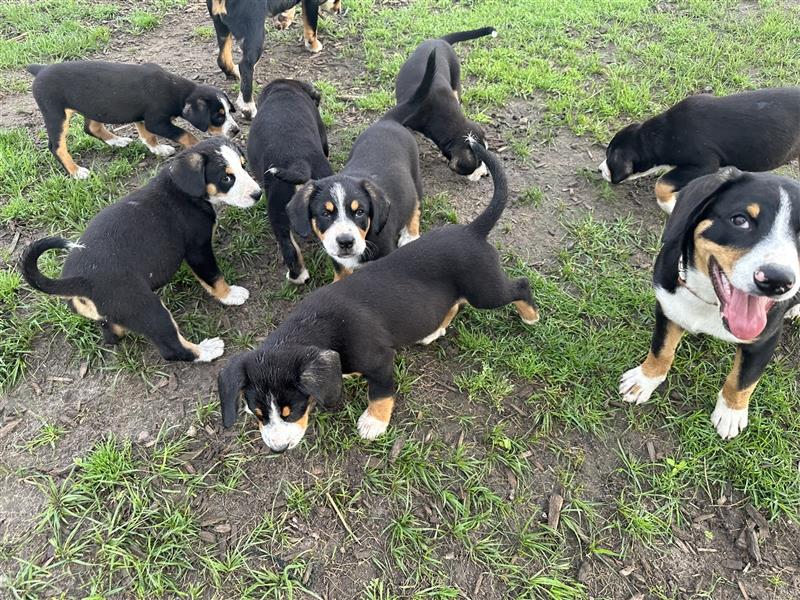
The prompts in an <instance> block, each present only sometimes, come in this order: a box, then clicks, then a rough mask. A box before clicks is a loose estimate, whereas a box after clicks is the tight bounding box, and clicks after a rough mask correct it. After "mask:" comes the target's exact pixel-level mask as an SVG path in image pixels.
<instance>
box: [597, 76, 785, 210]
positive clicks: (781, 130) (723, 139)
mask: <svg viewBox="0 0 800 600" xmlns="http://www.w3.org/2000/svg"><path fill="white" fill-rule="evenodd" d="M798 157H800V87H793V88H773V89H764V90H753V91H749V92H743V93H741V94H733V95H731V96H721V97H717V96H711V95H709V94H698V95H696V96H690V97H688V98H686V99H685V100H682V101H681V102H678V104H676V105H675V106H673V107H672V108H670V109H669V110H667V111H666V112H664V113H662V114H660V115H656V116H655V117H653V118H651V119H648V120H647V121H645V122H644V123H632V124H630V125H628V126H627V127H625V128H624V129H622V130H620V131H619V132H618V133H617V134H616V135H615V136H614V137H613V138H612V140H611V143H610V144H609V145H608V148H607V149H606V159H605V160H604V161H603V162H602V163H601V164H600V166H599V167H598V169H599V170H600V173H601V174H602V175H603V178H604V179H605V180H606V181H608V182H610V183H614V184H616V183H621V182H623V181H626V180H628V179H637V178H639V177H644V176H645V175H648V174H650V173H654V172H656V171H663V170H665V169H666V170H668V171H669V172H668V173H665V174H664V175H662V176H661V177H659V178H658V181H656V190H655V192H656V200H658V206H659V207H660V208H661V209H662V210H664V211H665V212H667V213H671V212H672V209H673V208H674V207H675V200H676V199H677V197H678V193H679V192H680V190H681V189H682V188H683V187H684V186H686V184H688V183H689V182H690V181H692V180H693V179H696V178H698V177H701V176H703V175H708V174H710V173H715V172H716V171H717V169H719V168H720V167H727V166H731V167H736V168H738V169H742V170H743V171H770V170H772V169H777V168H778V167H780V166H781V165H784V164H786V163H788V162H789V161H790V160H792V159H795V158H798Z"/></svg>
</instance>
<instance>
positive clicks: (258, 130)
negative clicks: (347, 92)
mask: <svg viewBox="0 0 800 600" xmlns="http://www.w3.org/2000/svg"><path fill="white" fill-rule="evenodd" d="M319 100H320V94H319V92H318V91H317V90H316V89H314V87H313V86H311V85H310V84H308V83H306V82H304V81H294V80H292V79H276V80H275V81H273V82H271V83H270V84H269V85H267V87H265V88H264V91H263V92H261V95H260V96H259V98H258V108H259V112H258V116H257V117H256V118H255V119H254V120H253V125H252V127H250V136H249V138H248V140H247V156H248V158H249V159H250V167H251V168H252V169H253V172H254V173H256V174H260V177H261V178H262V181H263V187H264V190H265V191H266V192H267V198H269V202H268V206H269V208H268V210H269V221H270V224H271V225H272V232H273V233H274V234H275V239H276V240H277V241H278V246H279V247H280V250H281V255H282V256H283V262H284V263H285V264H286V266H287V267H288V268H289V270H288V272H287V273H286V278H287V279H288V280H289V281H291V282H292V283H295V284H298V285H300V284H303V283H305V282H306V281H307V280H308V271H307V270H306V268H305V265H304V264H303V256H302V254H301V253H300V248H299V247H298V246H297V244H296V243H295V241H294V238H293V236H292V230H291V223H290V222H289V215H288V214H287V212H286V206H287V204H289V201H290V200H291V199H292V196H293V195H294V193H295V186H296V185H299V184H303V183H306V182H307V181H308V180H309V179H319V178H322V177H328V176H329V175H333V169H331V165H330V163H329V162H328V136H327V133H326V131H325V125H324V124H323V123H322V118H321V117H320V115H319V109H318V108H317V107H318V106H319Z"/></svg>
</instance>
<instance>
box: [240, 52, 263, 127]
mask: <svg viewBox="0 0 800 600" xmlns="http://www.w3.org/2000/svg"><path fill="white" fill-rule="evenodd" d="M237 70H238V65H237ZM236 108H238V109H239V110H240V111H242V112H243V113H244V116H245V117H247V118H250V119H255V118H256V113H257V112H258V111H257V110H256V103H255V102H253V101H252V100H251V101H250V102H245V101H244V98H243V97H242V94H241V93H239V97H238V98H236Z"/></svg>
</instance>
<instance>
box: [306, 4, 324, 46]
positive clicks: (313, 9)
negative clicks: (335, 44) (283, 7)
mask: <svg viewBox="0 0 800 600" xmlns="http://www.w3.org/2000/svg"><path fill="white" fill-rule="evenodd" d="M302 6H303V40H304V43H305V45H306V50H308V51H309V52H319V51H320V50H322V42H320V41H319V40H318V39H317V20H318V18H319V2H318V0H303V2H302Z"/></svg>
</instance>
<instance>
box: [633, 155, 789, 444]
mask: <svg viewBox="0 0 800 600" xmlns="http://www.w3.org/2000/svg"><path fill="white" fill-rule="evenodd" d="M798 234H800V183H798V182H796V181H794V180H791V179H788V178H785V177H778V176H776V175H769V174H754V173H742V172H741V171H739V170H738V169H735V168H733V167H728V168H726V169H723V170H721V171H719V172H718V173H715V174H713V175H706V176H704V177H701V178H699V179H696V180H694V181H692V182H691V183H690V184H689V185H688V186H687V187H686V188H685V189H684V191H682V192H681V201H680V202H679V203H678V204H677V206H676V207H675V211H674V212H673V213H672V216H671V217H670V219H669V221H668V223H667V226H666V229H665V231H664V237H663V245H662V249H661V252H660V253H659V255H658V258H657V260H656V265H655V271H654V274H653V282H654V287H655V293H656V300H657V302H656V315H655V317H656V323H655V330H654V331H653V338H652V342H651V344H650V352H649V354H648V355H647V358H646V359H645V361H644V362H643V363H642V364H641V365H639V366H638V367H636V368H635V369H631V370H630V371H628V372H626V373H625V374H624V375H623V376H622V379H621V381H620V386H619V391H620V394H621V395H622V397H623V399H624V400H626V401H627V402H632V403H635V404H641V403H643V402H647V401H648V400H649V399H650V396H651V394H652V393H653V391H655V389H656V388H657V387H658V386H659V385H660V384H661V383H662V382H663V381H664V380H665V379H666V376H667V372H668V371H669V369H670V367H671V365H672V361H673V359H674V357H675V351H676V349H677V347H678V343H679V341H680V339H681V336H682V335H683V332H684V331H688V332H690V333H705V334H707V335H712V336H714V337H716V338H719V339H721V340H725V341H727V342H731V343H734V344H736V345H737V348H736V358H735V359H734V362H733V369H732V370H731V372H730V373H729V374H728V377H727V379H726V380H725V383H724V385H723V386H722V389H720V391H719V394H718V395H717V399H716V407H715V409H714V412H713V414H712V415H711V421H712V423H713V425H714V427H715V428H716V430H717V433H718V434H719V435H720V436H721V437H722V438H724V439H729V438H733V437H736V436H737V435H738V434H739V433H741V431H742V430H743V429H744V428H745V427H747V423H748V405H749V402H750V396H751V395H752V393H753V390H755V388H756V384H757V383H758V380H759V379H760V377H761V374H762V373H763V371H764V369H765V367H766V366H767V364H768V363H769V361H770V359H771V358H772V354H773V352H774V350H775V347H776V346H777V344H778V340H779V339H780V336H781V331H782V330H783V322H784V319H785V318H791V317H796V316H797V312H798V310H797V305H798V302H800V297H798V294H797V291H798V289H800V260H798V254H799V253H800V252H799V249H798Z"/></svg>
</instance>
